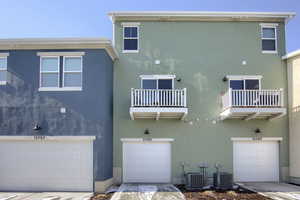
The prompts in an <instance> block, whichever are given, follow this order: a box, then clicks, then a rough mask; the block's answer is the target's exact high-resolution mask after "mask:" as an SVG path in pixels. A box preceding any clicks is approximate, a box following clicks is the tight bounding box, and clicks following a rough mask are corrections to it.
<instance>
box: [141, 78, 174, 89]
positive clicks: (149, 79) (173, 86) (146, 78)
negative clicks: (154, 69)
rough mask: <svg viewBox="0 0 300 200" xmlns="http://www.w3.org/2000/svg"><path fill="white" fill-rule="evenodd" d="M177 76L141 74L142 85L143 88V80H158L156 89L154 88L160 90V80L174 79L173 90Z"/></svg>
mask: <svg viewBox="0 0 300 200" xmlns="http://www.w3.org/2000/svg"><path fill="white" fill-rule="evenodd" d="M175 78H176V76H175V75H141V76H140V79H141V80H140V81H141V82H140V86H141V89H143V80H156V89H154V90H160V89H158V80H172V89H171V90H174V85H175V81H174V80H175ZM162 90H163V89H162ZM165 90H167V89H165Z"/></svg>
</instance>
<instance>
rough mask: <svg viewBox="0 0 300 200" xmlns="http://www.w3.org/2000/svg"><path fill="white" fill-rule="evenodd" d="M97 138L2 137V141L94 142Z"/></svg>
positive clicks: (0, 139)
mask: <svg viewBox="0 0 300 200" xmlns="http://www.w3.org/2000/svg"><path fill="white" fill-rule="evenodd" d="M95 139H96V136H41V135H38V136H9V135H3V136H0V141H34V140H40V141H93V140H95Z"/></svg>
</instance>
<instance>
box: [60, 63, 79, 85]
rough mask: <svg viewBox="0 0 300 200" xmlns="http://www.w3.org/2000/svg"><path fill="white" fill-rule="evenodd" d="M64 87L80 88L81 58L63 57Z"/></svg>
mask: <svg viewBox="0 0 300 200" xmlns="http://www.w3.org/2000/svg"><path fill="white" fill-rule="evenodd" d="M63 77H64V78H63V79H64V81H63V86H64V87H81V86H82V59H81V57H64V75H63Z"/></svg>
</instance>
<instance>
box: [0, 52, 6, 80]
mask: <svg viewBox="0 0 300 200" xmlns="http://www.w3.org/2000/svg"><path fill="white" fill-rule="evenodd" d="M7 56H8V53H0V85H5V84H6V82H7Z"/></svg>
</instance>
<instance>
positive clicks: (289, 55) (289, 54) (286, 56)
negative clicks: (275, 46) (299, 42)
mask: <svg viewBox="0 0 300 200" xmlns="http://www.w3.org/2000/svg"><path fill="white" fill-rule="evenodd" d="M295 56H300V49H298V50H296V51H293V52H291V53H288V54H286V55H285V56H282V60H286V59H290V58H293V57H295Z"/></svg>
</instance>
